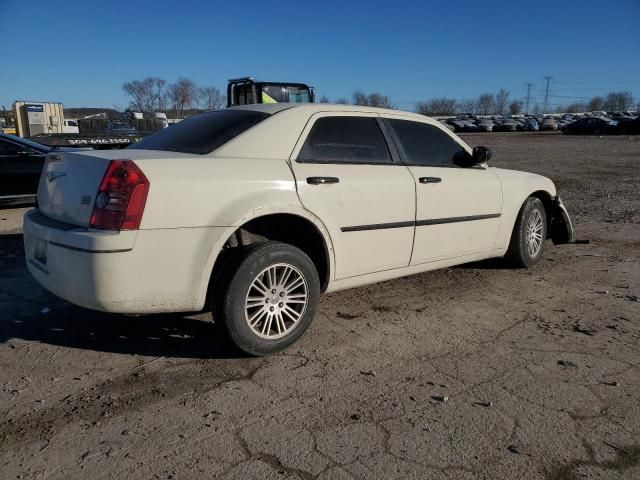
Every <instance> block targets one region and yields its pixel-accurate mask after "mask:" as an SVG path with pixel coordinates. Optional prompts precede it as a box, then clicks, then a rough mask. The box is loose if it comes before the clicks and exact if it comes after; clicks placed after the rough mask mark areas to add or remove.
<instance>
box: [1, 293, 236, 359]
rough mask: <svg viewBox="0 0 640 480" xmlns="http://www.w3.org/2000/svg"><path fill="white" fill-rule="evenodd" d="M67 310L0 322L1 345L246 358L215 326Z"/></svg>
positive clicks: (160, 317) (187, 320) (190, 320)
mask: <svg viewBox="0 0 640 480" xmlns="http://www.w3.org/2000/svg"><path fill="white" fill-rule="evenodd" d="M56 301H57V300H56ZM66 305H67V306H62V307H60V308H57V309H54V310H52V311H47V310H46V309H44V310H41V311H38V312H30V314H22V315H20V316H18V317H16V318H9V319H2V320H0V343H7V342H9V343H10V342H11V340H12V339H21V340H24V341H35V342H41V343H47V344H50V345H57V346H61V347H68V348H79V349H84V350H94V351H99V352H108V353H121V354H129V355H144V356H154V357H160V356H162V357H176V358H201V359H230V358H242V357H245V356H246V355H244V354H243V353H242V352H240V351H239V350H237V349H236V348H235V347H234V346H233V345H232V344H231V342H230V341H229V340H228V339H227V338H226V336H225V334H224V332H222V331H221V330H220V329H218V328H216V327H215V325H214V324H213V322H211V321H206V320H199V319H193V318H188V317H186V316H184V315H176V314H162V315H143V316H128V315H116V314H107V313H102V312H94V311H91V310H85V309H82V308H79V307H75V306H73V305H69V304H66ZM16 343H19V342H16Z"/></svg>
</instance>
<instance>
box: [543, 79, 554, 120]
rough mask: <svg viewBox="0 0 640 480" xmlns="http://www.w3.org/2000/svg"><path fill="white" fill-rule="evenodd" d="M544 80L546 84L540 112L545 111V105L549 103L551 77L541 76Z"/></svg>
mask: <svg viewBox="0 0 640 480" xmlns="http://www.w3.org/2000/svg"><path fill="white" fill-rule="evenodd" d="M542 78H544V79H545V80H546V82H547V84H546V86H545V88H544V104H543V105H542V114H543V115H544V114H545V113H546V112H547V105H548V104H549V83H550V82H551V79H552V78H553V77H542Z"/></svg>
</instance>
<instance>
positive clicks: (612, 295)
mask: <svg viewBox="0 0 640 480" xmlns="http://www.w3.org/2000/svg"><path fill="white" fill-rule="evenodd" d="M465 140H466V141H468V142H469V143H470V144H471V145H479V144H484V145H486V146H489V147H491V148H492V149H493V150H494V159H493V161H492V164H493V165H496V166H502V167H507V168H514V169H518V170H529V171H533V172H536V173H541V174H544V175H547V176H549V177H551V178H552V179H553V180H554V181H555V182H556V184H557V185H558V188H559V191H560V194H561V195H562V197H563V199H564V201H565V204H566V205H567V208H568V209H569V211H570V213H571V214H572V215H573V219H574V222H575V225H576V236H577V238H578V239H585V240H586V239H588V240H589V241H590V243H589V244H588V245H565V246H558V247H554V246H553V245H551V244H547V246H546V248H547V249H546V252H545V258H544V260H543V261H542V262H541V263H539V264H538V265H536V266H535V267H534V268H532V269H529V270H512V269H507V268H505V266H504V265H503V264H502V263H501V262H499V261H492V262H483V263H477V264H472V265H464V266H461V267H458V268H451V269H445V270H441V271H437V272H431V273H426V274H421V275H416V276H413V277H407V278H403V279H399V280H394V281H389V282H385V283H381V284H377V285H372V286H368V287H363V288H359V289H355V290H349V291H344V292H339V293H333V294H329V295H325V296H324V297H322V299H321V304H320V308H319V312H318V314H317V317H316V319H315V321H314V323H313V324H312V326H311V328H310V329H309V331H308V332H307V333H306V335H304V337H303V338H302V339H301V341H300V342H299V343H297V344H296V345H294V346H293V347H292V348H291V349H289V350H288V351H286V352H284V353H282V354H278V355H274V356H271V357H267V358H243V357H241V356H239V355H238V354H237V353H235V352H234V351H232V350H231V349H229V348H228V347H227V346H226V345H225V344H224V343H223V342H221V341H220V339H219V338H217V337H216V335H215V332H214V330H213V329H212V327H211V323H209V322H208V320H209V317H208V315H207V314H200V315H194V316H184V315H157V316H148V317H125V316H118V315H107V314H102V313H96V312H91V311H87V310H83V309H80V308H77V307H74V306H72V305H69V304H67V303H65V302H63V301H61V300H58V299H56V298H54V297H53V296H52V295H50V294H48V293H47V292H45V291H44V290H43V289H41V288H40V287H38V286H37V285H36V284H35V282H34V281H33V280H32V279H31V278H30V276H29V275H28V273H27V271H26V268H25V266H24V257H23V252H22V246H21V245H22V238H21V234H20V216H21V215H22V213H23V212H24V209H12V210H2V211H0V230H1V231H0V478H2V479H13V478H22V479H26V478H48V479H49V478H51V479H68V478H96V479H97V478H127V479H129V478H174V479H185V478H242V479H252V478H255V479H281V478H300V479H307V478H315V477H318V478H322V479H332V480H333V479H336V480H338V479H351V478H367V479H369V478H380V479H395V478H398V479H408V478H415V479H433V480H438V479H450V480H454V479H456V480H457V479H461V480H468V479H487V480H494V479H546V480H569V479H582V478H588V479H604V478H606V479H628V480H631V479H638V478H640V369H639V365H640V356H639V353H640V349H639V346H640V300H639V299H638V296H640V227H639V225H640V174H639V172H640V137H635V138H632V137H609V138H599V137H586V138H579V137H567V136H563V135H555V134H548V135H544V134H538V135H537V134H515V133H514V134H510V133H503V134H497V133H496V134H484V135H482V134H474V135H467V136H465Z"/></svg>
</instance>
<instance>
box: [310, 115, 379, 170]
mask: <svg viewBox="0 0 640 480" xmlns="http://www.w3.org/2000/svg"><path fill="white" fill-rule="evenodd" d="M298 161H299V162H312V163H391V155H390V154H389V148H388V147H387V142H386V141H385V139H384V136H383V135H382V132H381V131H380V127H379V126H378V122H377V121H376V119H375V118H373V117H344V116H341V117H322V118H319V119H318V120H317V121H316V123H314V124H313V127H312V128H311V131H310V132H309V136H308V137H307V140H306V141H305V142H304V145H303V147H302V150H301V151H300V154H299V155H298Z"/></svg>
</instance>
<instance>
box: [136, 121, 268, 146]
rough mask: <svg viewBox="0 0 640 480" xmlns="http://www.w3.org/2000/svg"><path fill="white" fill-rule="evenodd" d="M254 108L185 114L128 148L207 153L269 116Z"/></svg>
mask: <svg viewBox="0 0 640 480" xmlns="http://www.w3.org/2000/svg"><path fill="white" fill-rule="evenodd" d="M269 116H270V114H268V113H264V112H256V111H253V110H218V111H215V112H208V113H203V114H200V115H195V116H193V117H189V118H185V119H184V120H182V121H181V122H180V123H176V124H175V125H173V126H172V127H171V128H165V129H162V130H160V131H159V132H156V133H154V134H153V135H149V136H148V137H145V138H143V139H142V140H140V141H139V142H138V143H135V144H133V145H131V146H129V147H128V148H134V149H145V150H166V151H169V152H181V153H195V154H198V155H204V154H207V153H211V152H213V151H214V150H215V149H217V148H219V147H221V146H222V145H224V144H225V143H227V142H228V141H230V140H232V139H234V138H235V137H237V136H238V135H240V134H241V133H244V132H245V131H247V130H249V129H250V128H251V127H253V126H255V125H257V124H258V123H260V122H262V121H263V120H264V119H266V118H268V117H269Z"/></svg>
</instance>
